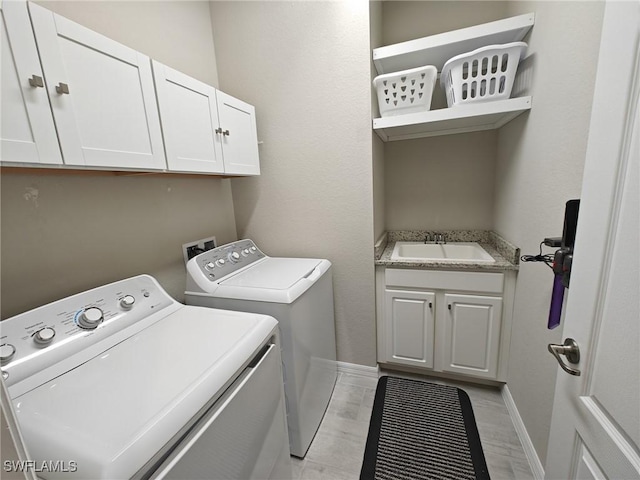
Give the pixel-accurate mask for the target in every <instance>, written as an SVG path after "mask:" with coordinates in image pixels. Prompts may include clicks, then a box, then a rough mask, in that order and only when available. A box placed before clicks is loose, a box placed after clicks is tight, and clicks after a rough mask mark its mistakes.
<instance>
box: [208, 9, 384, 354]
mask: <svg viewBox="0 0 640 480" xmlns="http://www.w3.org/2000/svg"><path fill="white" fill-rule="evenodd" d="M211 11H212V20H213V31H214V39H215V44H216V56H217V60H218V71H219V76H220V87H221V88H222V89H223V90H225V91H228V92H229V93H231V94H232V95H235V96H238V97H241V98H243V99H245V100H247V101H248V102H250V103H253V104H254V105H255V106H256V111H257V120H258V139H259V140H262V141H263V142H264V144H263V145H261V147H260V159H261V169H262V175H261V176H260V177H259V178H252V179H238V180H233V181H232V188H233V199H234V206H235V211H236V222H237V225H238V234H239V235H240V236H241V237H250V238H252V239H254V240H255V241H256V242H257V243H258V244H259V245H260V246H261V247H262V248H263V249H264V250H265V252H266V253H267V254H269V255H286V256H302V257H322V258H328V259H329V260H331V262H332V263H333V266H334V270H333V278H334V292H335V311H336V330H337V344H338V358H339V360H342V361H346V362H352V363H358V364H363V365H375V360H376V347H375V345H376V339H375V338H376V337H375V318H374V309H375V304H374V271H373V261H372V251H373V235H374V232H373V208H372V195H373V193H372V167H371V157H372V131H371V112H370V110H371V90H370V87H369V85H370V83H369V78H370V68H369V64H370V60H369V57H370V45H369V7H368V4H367V2H366V1H360V2H277V1H275V2H218V1H216V2H212V3H211Z"/></svg>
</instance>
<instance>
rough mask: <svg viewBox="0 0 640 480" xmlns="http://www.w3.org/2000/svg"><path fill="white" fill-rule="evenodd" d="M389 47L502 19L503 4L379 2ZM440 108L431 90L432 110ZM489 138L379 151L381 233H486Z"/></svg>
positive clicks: (492, 136) (492, 137) (427, 141)
mask: <svg viewBox="0 0 640 480" xmlns="http://www.w3.org/2000/svg"><path fill="white" fill-rule="evenodd" d="M382 5H383V7H382V15H383V20H382V34H383V35H382V37H383V44H384V45H389V44H392V43H396V42H403V41H407V40H412V39H415V38H420V37H424V36H428V35H435V34H438V33H442V32H446V31H450V30H455V29H458V28H464V27H468V26H472V25H477V24H479V23H484V22H490V21H493V20H498V19H501V18H504V17H506V16H507V15H506V13H505V12H506V2H473V1H472V2H466V1H456V2H449V1H443V2H436V1H428V2H427V1H423V2H415V1H393V2H383V4H382ZM443 107H446V100H445V98H444V94H443V93H442V91H441V88H440V83H439V82H437V83H436V88H435V91H434V98H433V102H432V108H433V109H436V108H443ZM496 148H497V134H496V132H495V131H490V132H479V133H471V134H464V135H446V136H442V137H431V138H421V139H416V140H410V141H399V142H388V143H386V144H385V145H384V175H385V181H384V202H385V213H384V220H385V225H386V230H416V229H428V230H436V229H441V230H445V229H450V230H455V229H482V230H484V229H491V228H492V225H493V197H494V189H495V180H494V177H495V161H496Z"/></svg>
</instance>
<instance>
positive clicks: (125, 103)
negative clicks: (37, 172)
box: [29, 3, 166, 170]
mask: <svg viewBox="0 0 640 480" xmlns="http://www.w3.org/2000/svg"><path fill="white" fill-rule="evenodd" d="M29 11H30V13H31V21H32V24H33V31H34V33H35V37H36V40H37V43H38V50H39V52H40V59H41V61H42V67H43V70H44V76H45V82H46V86H47V90H48V93H49V101H50V103H51V108H52V111H53V117H54V119H55V123H56V127H57V129H58V136H59V139H60V146H61V148H62V155H63V158H64V163H65V164H67V165H79V166H87V167H103V168H115V169H120V168H124V169H140V170H164V169H166V161H165V157H164V148H163V144H162V135H161V133H160V120H159V118H158V107H157V104H156V99H155V91H154V87H153V77H152V74H151V63H150V61H149V57H147V56H146V55H143V54H141V53H139V52H137V51H135V50H133V49H131V48H129V47H126V46H124V45H122V44H120V43H118V42H116V41H114V40H111V39H109V38H107V37H104V36H102V35H100V34H98V33H96V32H94V31H92V30H89V29H88V28H85V27H83V26H81V25H79V24H77V23H74V22H72V21H70V20H68V19H66V18H64V17H61V16H60V15H57V14H55V13H53V12H51V11H49V10H47V9H45V8H43V7H41V6H39V5H36V4H33V3H29Z"/></svg>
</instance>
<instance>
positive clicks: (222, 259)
mask: <svg viewBox="0 0 640 480" xmlns="http://www.w3.org/2000/svg"><path fill="white" fill-rule="evenodd" d="M225 263H227V262H225V261H224V258H219V259H218V260H216V265H218V266H219V267H222V266H223V265H224V264H225Z"/></svg>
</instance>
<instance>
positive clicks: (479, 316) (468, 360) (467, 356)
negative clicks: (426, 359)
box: [438, 294, 502, 378]
mask: <svg viewBox="0 0 640 480" xmlns="http://www.w3.org/2000/svg"><path fill="white" fill-rule="evenodd" d="M444 299H445V304H446V307H444V306H443V307H442V308H441V307H440V305H438V310H439V313H438V315H439V318H443V325H442V327H443V331H444V332H443V334H444V341H443V342H441V347H442V356H443V366H442V370H443V371H445V372H453V373H462V374H464V375H473V376H476V377H484V378H496V377H497V375H498V354H499V352H500V326H501V324H502V298H501V297H485V296H480V295H454V294H445V296H444ZM445 308H446V310H445Z"/></svg>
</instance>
